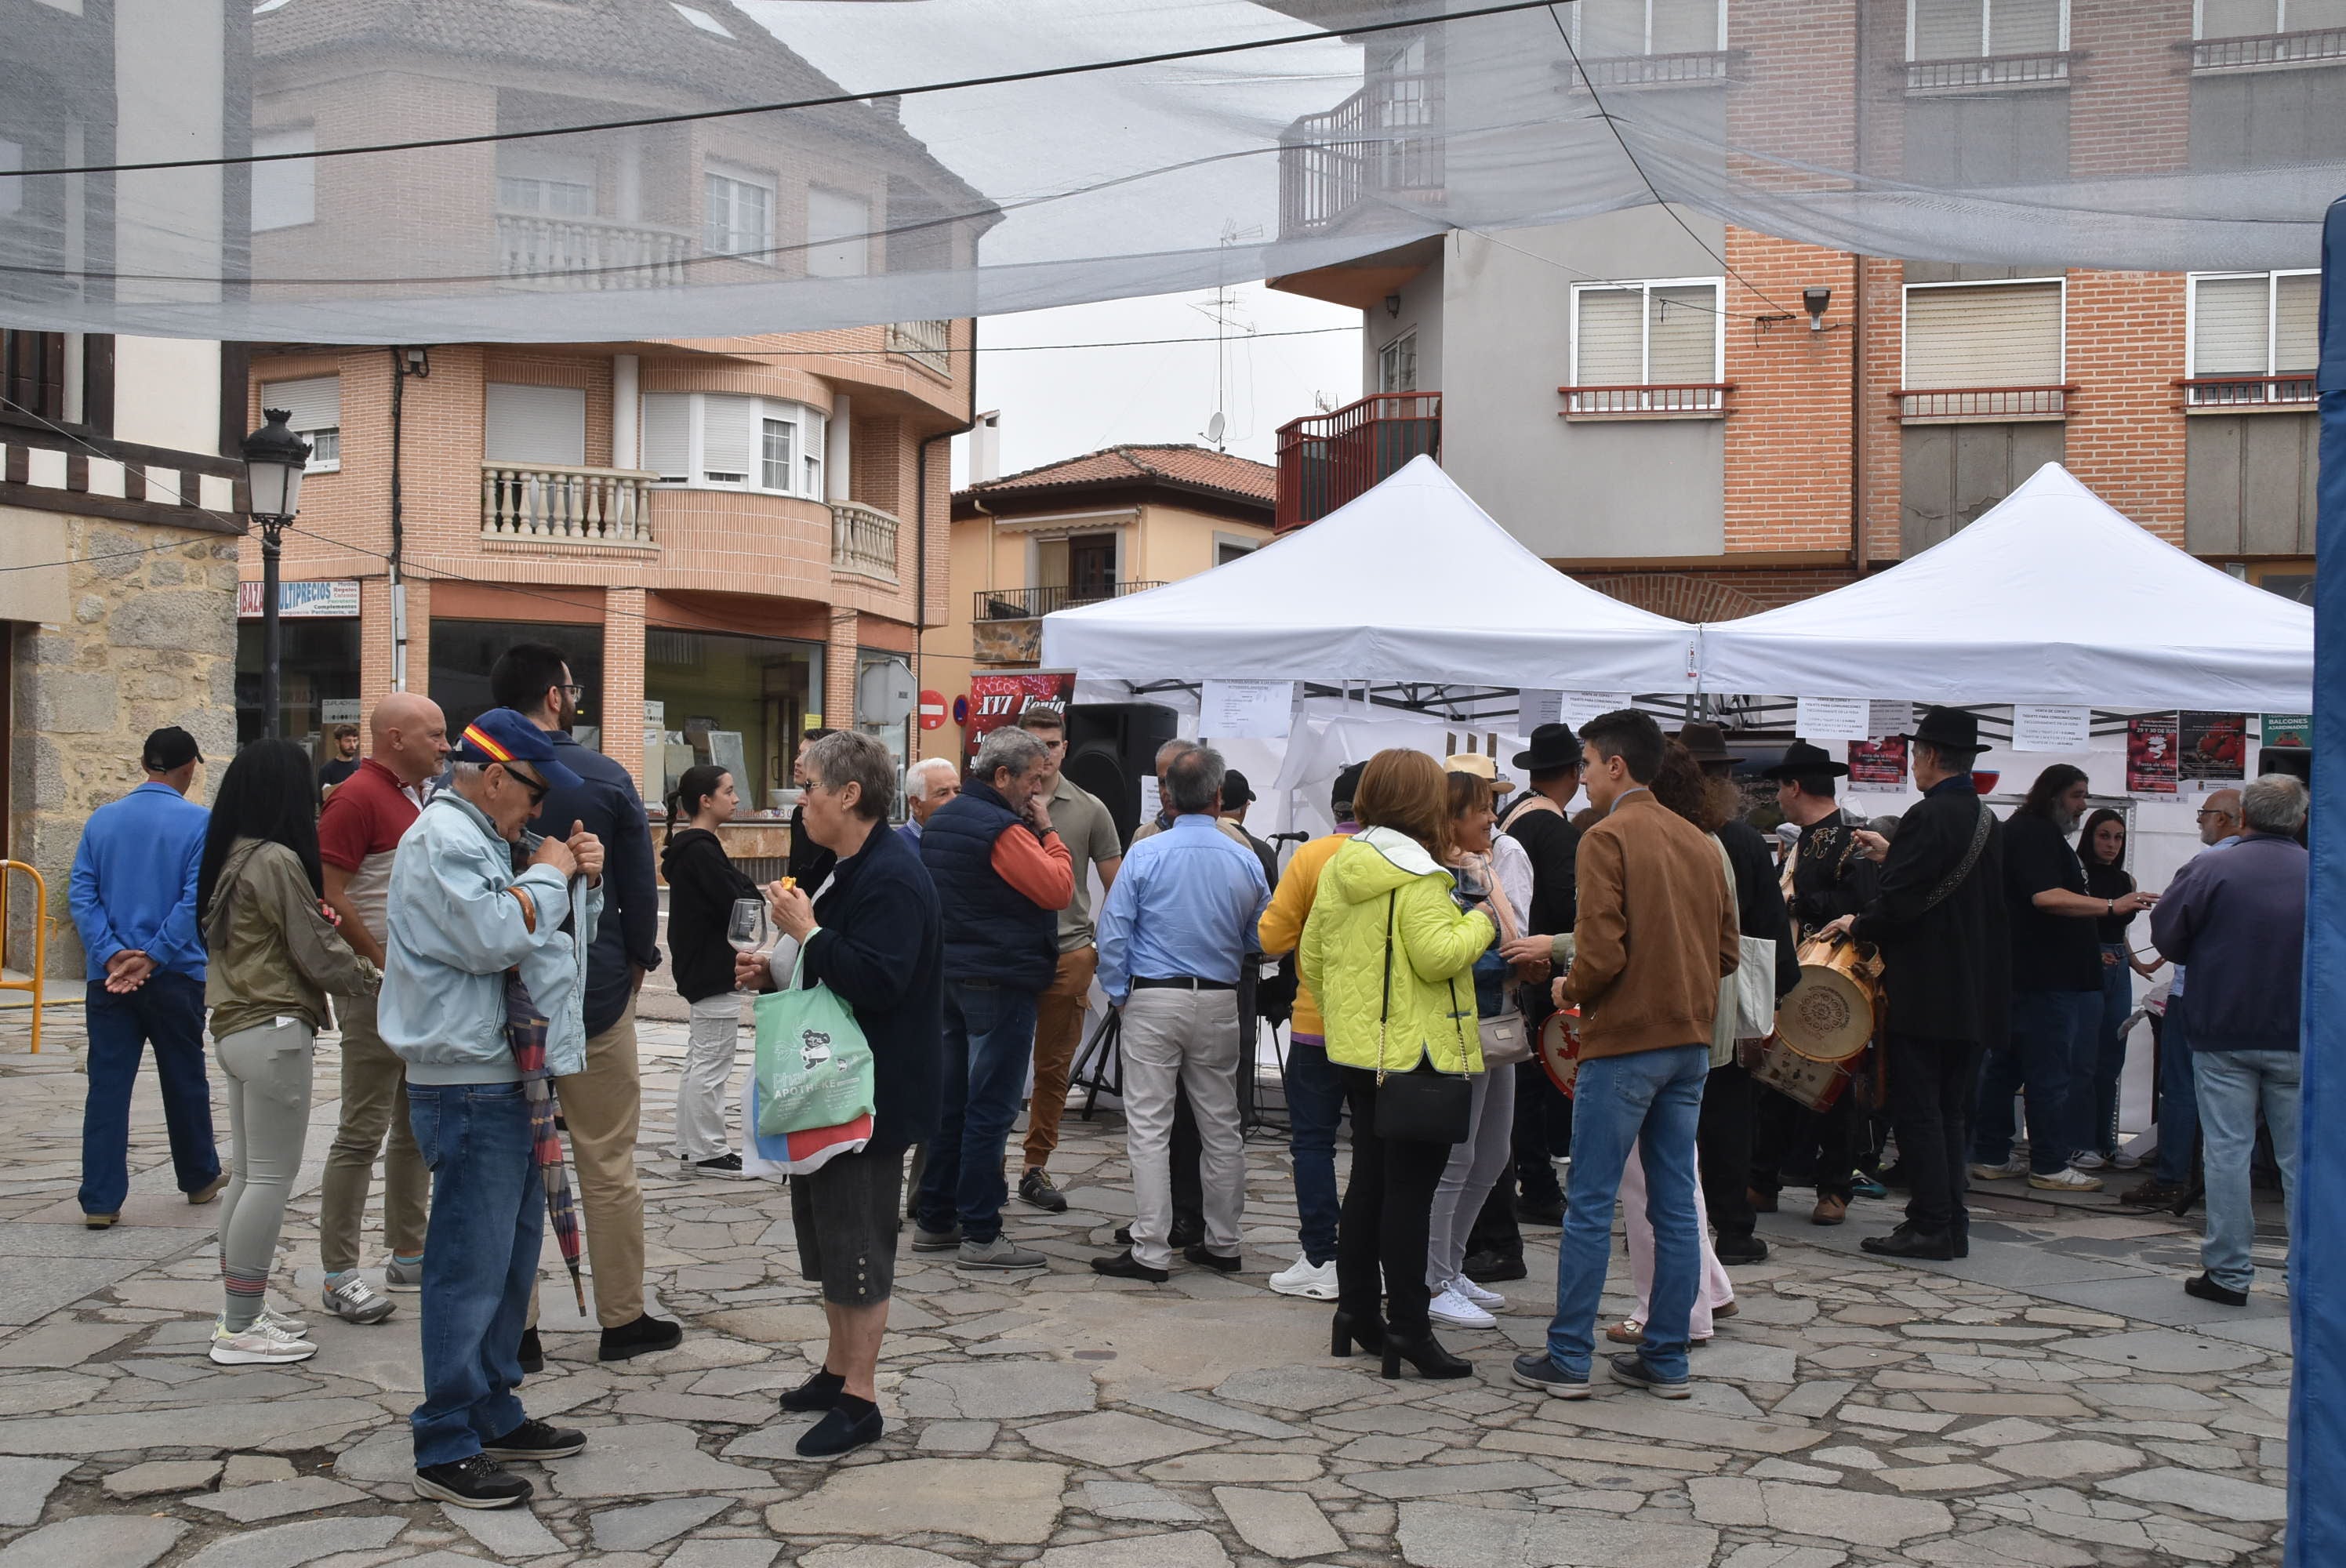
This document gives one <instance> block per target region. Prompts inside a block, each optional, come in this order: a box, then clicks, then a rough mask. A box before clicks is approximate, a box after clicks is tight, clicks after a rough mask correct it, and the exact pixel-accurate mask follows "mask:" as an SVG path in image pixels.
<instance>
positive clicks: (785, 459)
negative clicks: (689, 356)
mask: <svg viewBox="0 0 2346 1568" xmlns="http://www.w3.org/2000/svg"><path fill="white" fill-rule="evenodd" d="M823 434H824V416H823V414H822V413H821V411H819V410H816V409H811V408H809V407H807V406H806V405H805V404H803V403H795V402H785V401H783V400H782V399H780V398H761V397H747V396H742V395H739V394H737V393H732V392H647V393H645V394H644V398H643V445H642V448H641V450H642V453H643V456H642V459H641V461H642V463H643V465H644V467H645V468H646V469H647V470H648V471H649V472H651V473H657V474H658V475H659V478H660V483H661V484H683V485H688V486H692V487H694V488H697V489H717V490H749V491H756V492H761V493H764V494H773V495H794V496H797V497H799V498H801V500H806V501H821V500H822V499H824V495H823V475H822V458H823Z"/></svg>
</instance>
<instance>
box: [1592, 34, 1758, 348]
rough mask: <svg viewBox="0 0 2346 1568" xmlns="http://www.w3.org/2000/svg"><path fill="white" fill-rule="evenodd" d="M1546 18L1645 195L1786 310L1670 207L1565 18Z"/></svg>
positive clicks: (1738, 278) (1740, 277)
mask: <svg viewBox="0 0 2346 1568" xmlns="http://www.w3.org/2000/svg"><path fill="white" fill-rule="evenodd" d="M1547 19H1548V20H1549V21H1551V22H1553V23H1555V24H1556V36H1557V37H1559V38H1562V39H1563V40H1564V50H1565V53H1566V54H1567V55H1570V56H1572V68H1573V70H1574V71H1575V72H1576V73H1577V74H1578V75H1579V76H1580V85H1581V86H1582V87H1586V88H1587V89H1588V98H1589V101H1590V102H1591V103H1593V104H1595V105H1596V117H1597V118H1598V119H1601V120H1603V121H1604V122H1605V127H1606V128H1607V130H1609V131H1611V132H1612V133H1613V139H1614V140H1615V141H1616V142H1618V143H1619V144H1620V147H1621V156H1622V157H1623V158H1627V159H1628V160H1629V167H1630V168H1634V169H1636V170H1637V178H1639V179H1641V180H1644V181H1645V182H1646V193H1647V195H1648V196H1651V197H1652V198H1653V199H1654V201H1655V203H1656V205H1658V206H1659V207H1660V208H1661V209H1662V210H1663V211H1664V212H1667V213H1668V214H1669V215H1670V219H1671V221H1673V222H1675V223H1676V224H1677V225H1678V227H1679V228H1680V229H1685V230H1686V232H1687V238H1688V239H1691V240H1693V241H1694V242H1695V243H1696V244H1697V245H1699V246H1701V247H1702V252H1703V254H1704V255H1706V256H1708V257H1709V258H1710V259H1711V260H1714V261H1716V262H1718V263H1719V266H1721V267H1723V268H1725V269H1726V270H1727V271H1728V273H1729V276H1731V277H1733V278H1734V280H1736V281H1737V282H1739V283H1740V284H1742V285H1743V286H1744V287H1745V288H1747V289H1749V290H1751V291H1752V292H1753V293H1754V294H1756V295H1758V296H1759V297H1760V299H1761V300H1767V302H1768V303H1769V304H1770V305H1774V306H1775V308H1776V309H1777V310H1779V311H1783V310H1784V307H1783V306H1781V305H1778V304H1776V301H1775V300H1770V299H1769V298H1768V291H1767V290H1765V289H1762V288H1761V287H1760V285H1759V284H1757V283H1754V282H1753V281H1752V280H1750V279H1749V278H1746V277H1745V276H1744V275H1743V274H1742V273H1740V272H1738V271H1736V270H1735V264H1734V263H1733V262H1731V261H1729V260H1728V259H1727V258H1726V257H1724V256H1722V255H1720V254H1719V252H1718V251H1716V250H1713V249H1711V248H1710V241H1709V240H1708V239H1704V238H1703V237H1702V236H1701V235H1699V234H1698V233H1696V232H1695V231H1694V225H1693V224H1691V223H1688V221H1687V220H1686V219H1685V218H1683V217H1681V216H1680V215H1679V213H1678V209H1677V208H1675V207H1672V206H1671V205H1670V203H1669V199H1668V198H1667V197H1665V196H1663V194H1662V191H1661V188H1660V187H1659V186H1658V185H1656V184H1655V183H1654V177H1653V176H1652V175H1650V174H1647V172H1646V166H1645V165H1644V164H1642V163H1639V162H1638V161H1637V153H1636V152H1635V151H1634V150H1632V149H1631V148H1630V146H1629V138H1628V137H1626V136H1623V135H1622V134H1621V126H1620V122H1619V121H1617V120H1616V119H1615V118H1614V117H1613V111H1612V110H1610V109H1608V108H1607V107H1605V99H1604V97H1603V96H1602V95H1601V94H1599V93H1598V92H1597V90H1596V82H1595V81H1594V80H1593V79H1592V78H1591V77H1590V76H1589V75H1588V68H1587V67H1586V66H1583V65H1582V64H1581V63H1580V51H1579V50H1578V49H1576V48H1574V47H1573V46H1572V31H1571V29H1570V28H1568V27H1566V25H1564V18H1563V17H1561V16H1559V15H1556V6H1555V5H1549V6H1548V7H1547ZM1725 313H1726V312H1725V311H1721V312H1720V314H1722V315H1724V314H1725ZM1784 313H1785V314H1787V315H1790V314H1791V312H1790V311H1785V312H1784Z"/></svg>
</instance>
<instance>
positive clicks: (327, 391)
mask: <svg viewBox="0 0 2346 1568" xmlns="http://www.w3.org/2000/svg"><path fill="white" fill-rule="evenodd" d="M260 406H261V407H262V408H281V409H283V410H285V412H288V413H289V414H291V415H292V417H291V419H289V420H287V421H286V422H285V423H288V424H289V425H291V426H292V427H293V431H294V433H296V434H298V435H309V434H311V433H313V432H316V431H321V430H340V429H342V377H340V376H309V377H305V378H304V379H302V380H301V381H298V382H261V383H260Z"/></svg>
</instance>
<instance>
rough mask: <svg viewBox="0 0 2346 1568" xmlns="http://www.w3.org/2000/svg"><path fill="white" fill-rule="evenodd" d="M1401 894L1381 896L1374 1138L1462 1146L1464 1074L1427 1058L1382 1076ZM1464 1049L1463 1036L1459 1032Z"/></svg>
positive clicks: (1468, 1113)
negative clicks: (1382, 937) (1382, 950)
mask: <svg viewBox="0 0 2346 1568" xmlns="http://www.w3.org/2000/svg"><path fill="white" fill-rule="evenodd" d="M1398 893H1399V890H1395V891H1393V892H1391V893H1387V894H1386V895H1385V982H1384V994H1383V995H1382V997H1381V998H1380V999H1379V1002H1378V1005H1377V1126H1376V1133H1377V1136H1379V1137H1381V1138H1405V1139H1408V1140H1409V1141H1411V1142H1413V1143H1421V1144H1463V1143H1464V1142H1465V1141H1466V1135H1467V1133H1468V1131H1469V1130H1471V1129H1472V1128H1473V1126H1474V1085H1473V1084H1470V1083H1469V1082H1468V1081H1467V1075H1466V1074H1464V1073H1457V1074H1451V1073H1444V1072H1443V1071H1441V1070H1440V1069H1439V1068H1437V1067H1435V1066H1434V1065H1433V1055H1432V1054H1431V1053H1428V1054H1427V1055H1426V1059H1425V1061H1424V1062H1423V1064H1420V1065H1419V1066H1416V1067H1413V1068H1412V1069H1410V1070H1409V1071H1408V1072H1406V1073H1397V1074H1391V1075H1388V1074H1387V1073H1386V1071H1385V1024H1386V1021H1387V1020H1388V1019H1390V1018H1391V1017H1392V950H1393V920H1394V900H1395V898H1396V897H1397V896H1398ZM1450 1000H1451V1003H1452V1006H1453V1008H1454V1009H1455V1007H1456V1004H1457V1001H1458V981H1457V978H1456V977H1455V976H1453V977H1452V978H1451V982H1450ZM1458 1044H1459V1045H1460V1046H1461V1047H1462V1048H1463V1047H1464V1045H1465V1044H1466V1031H1465V1029H1464V1026H1463V1025H1462V1026H1460V1028H1459V1031H1458Z"/></svg>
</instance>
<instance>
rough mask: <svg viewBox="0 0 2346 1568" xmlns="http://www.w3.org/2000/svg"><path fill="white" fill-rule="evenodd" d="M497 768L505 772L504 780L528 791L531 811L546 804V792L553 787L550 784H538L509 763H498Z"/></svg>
mask: <svg viewBox="0 0 2346 1568" xmlns="http://www.w3.org/2000/svg"><path fill="white" fill-rule="evenodd" d="M497 766H498V767H500V768H502V769H505V777H506V778H508V779H512V780H513V781H514V782H515V783H516V784H518V785H520V786H521V787H522V788H523V789H525V790H526V791H528V793H529V806H530V809H531V810H533V811H535V809H537V808H539V807H540V806H543V805H545V804H546V795H547V794H548V792H550V791H551V790H552V789H553V788H554V786H552V785H551V784H541V783H539V782H538V781H537V780H536V779H533V778H531V777H530V776H529V775H528V774H526V773H524V772H522V771H520V770H519V769H516V768H515V767H514V765H513V764H512V763H510V762H500V763H498V764H497Z"/></svg>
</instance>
